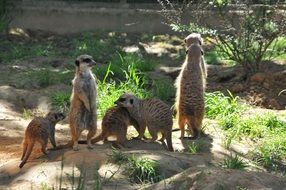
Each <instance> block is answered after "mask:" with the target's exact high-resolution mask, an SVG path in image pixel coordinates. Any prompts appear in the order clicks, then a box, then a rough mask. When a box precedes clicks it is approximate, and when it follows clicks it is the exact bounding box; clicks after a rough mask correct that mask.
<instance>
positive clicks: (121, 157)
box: [109, 149, 129, 164]
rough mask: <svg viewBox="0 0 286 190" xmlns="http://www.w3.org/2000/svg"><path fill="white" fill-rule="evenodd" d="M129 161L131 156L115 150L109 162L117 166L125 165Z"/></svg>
mask: <svg viewBox="0 0 286 190" xmlns="http://www.w3.org/2000/svg"><path fill="white" fill-rule="evenodd" d="M128 160H129V156H128V155H126V154H124V153H123V152H121V151H119V150H116V149H113V150H112V154H111V155H110V157H109V161H110V162H113V163H115V164H124V163H127V162H128Z"/></svg>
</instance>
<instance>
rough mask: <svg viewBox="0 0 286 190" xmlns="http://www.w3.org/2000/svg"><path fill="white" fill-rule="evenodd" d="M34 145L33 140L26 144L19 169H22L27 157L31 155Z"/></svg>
mask: <svg viewBox="0 0 286 190" xmlns="http://www.w3.org/2000/svg"><path fill="white" fill-rule="evenodd" d="M34 145H35V140H33V141H32V142H31V143H30V144H28V147H27V151H26V153H25V156H24V158H23V160H22V162H21V164H20V165H19V168H22V167H23V166H24V165H25V164H26V162H27V160H28V158H29V156H30V155H31V152H32V150H33V147H34Z"/></svg>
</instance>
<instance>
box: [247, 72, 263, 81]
mask: <svg viewBox="0 0 286 190" xmlns="http://www.w3.org/2000/svg"><path fill="white" fill-rule="evenodd" d="M265 78H266V74H265V73H256V74H254V75H252V76H251V77H250V81H253V82H258V83H262V82H263V81H264V80H265Z"/></svg>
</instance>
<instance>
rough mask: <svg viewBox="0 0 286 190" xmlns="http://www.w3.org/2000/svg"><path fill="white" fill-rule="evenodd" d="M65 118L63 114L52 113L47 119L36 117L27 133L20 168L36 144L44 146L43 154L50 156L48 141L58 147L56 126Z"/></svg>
mask: <svg viewBox="0 0 286 190" xmlns="http://www.w3.org/2000/svg"><path fill="white" fill-rule="evenodd" d="M64 118H65V116H64V115H63V114H62V113H54V112H50V113H48V114H47V115H46V116H45V117H36V118H34V119H33V120H32V121H31V122H30V123H29V125H28V127H27V128H26V131H25V137H24V141H23V154H22V157H21V160H22V162H21V164H20V165H19V167H20V168H22V167H23V166H24V164H25V163H26V162H27V160H28V158H29V156H30V154H31V152H32V150H33V147H34V145H35V143H36V142H39V143H40V144H41V145H42V152H43V153H44V154H48V150H47V144H48V139H50V142H51V143H52V145H53V147H54V148H56V147H57V145H56V141H55V126H56V124H57V123H58V122H59V121H61V120H63V119H64Z"/></svg>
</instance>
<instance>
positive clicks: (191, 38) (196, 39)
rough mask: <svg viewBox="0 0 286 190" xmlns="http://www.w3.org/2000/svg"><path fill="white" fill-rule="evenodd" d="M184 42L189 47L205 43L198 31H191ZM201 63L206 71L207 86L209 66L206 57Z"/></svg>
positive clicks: (204, 71)
mask: <svg viewBox="0 0 286 190" xmlns="http://www.w3.org/2000/svg"><path fill="white" fill-rule="evenodd" d="M184 42H185V44H186V48H187V49H188V48H189V47H190V46H191V45H192V44H198V45H200V46H202V45H203V44H204V41H203V38H202V37H201V35H200V34H198V33H191V34H190V35H188V36H187V37H186V38H185V39H184ZM201 65H202V69H203V73H204V86H205V80H206V78H207V75H208V73H207V68H206V63H205V59H204V57H203V56H202V61H201Z"/></svg>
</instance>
